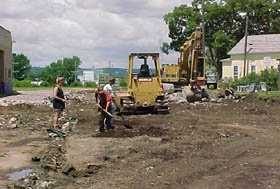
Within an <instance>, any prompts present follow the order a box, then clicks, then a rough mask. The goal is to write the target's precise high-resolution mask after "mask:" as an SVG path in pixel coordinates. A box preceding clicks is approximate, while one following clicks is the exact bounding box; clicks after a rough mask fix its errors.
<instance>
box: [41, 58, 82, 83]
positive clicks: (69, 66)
mask: <svg viewBox="0 0 280 189" xmlns="http://www.w3.org/2000/svg"><path fill="white" fill-rule="evenodd" d="M80 64H81V60H80V58H79V57H76V56H74V57H72V58H63V60H57V61H56V62H53V63H51V64H50V65H49V66H47V67H46V68H45V69H44V70H43V72H42V78H43V80H44V81H47V82H48V83H49V84H53V83H54V82H55V80H56V78H57V77H64V78H65V81H66V84H67V85H71V84H72V83H73V82H74V81H75V71H76V70H77V68H78V67H79V65H80Z"/></svg>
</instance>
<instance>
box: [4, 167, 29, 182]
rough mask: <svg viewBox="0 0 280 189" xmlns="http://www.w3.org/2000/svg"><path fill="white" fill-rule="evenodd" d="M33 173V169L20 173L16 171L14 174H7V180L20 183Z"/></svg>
mask: <svg viewBox="0 0 280 189" xmlns="http://www.w3.org/2000/svg"><path fill="white" fill-rule="evenodd" d="M31 172H32V169H31V168H25V169H22V170H19V171H14V172H12V173H9V174H7V178H8V180H10V181H19V180H21V179H24V178H26V177H27V176H28V175H29V174H30V173H31Z"/></svg>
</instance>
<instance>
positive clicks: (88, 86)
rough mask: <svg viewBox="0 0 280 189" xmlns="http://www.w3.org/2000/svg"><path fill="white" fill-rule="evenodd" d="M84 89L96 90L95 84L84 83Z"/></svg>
mask: <svg viewBox="0 0 280 189" xmlns="http://www.w3.org/2000/svg"><path fill="white" fill-rule="evenodd" d="M84 87H86V88H96V87H97V84H96V83H95V82H86V83H85V84H84Z"/></svg>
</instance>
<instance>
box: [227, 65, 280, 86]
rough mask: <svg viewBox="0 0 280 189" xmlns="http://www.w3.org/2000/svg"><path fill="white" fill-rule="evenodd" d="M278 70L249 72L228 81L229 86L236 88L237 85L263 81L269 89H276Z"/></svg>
mask: <svg viewBox="0 0 280 189" xmlns="http://www.w3.org/2000/svg"><path fill="white" fill-rule="evenodd" d="M278 74H279V73H278V71H277V70H276V69H270V70H264V71H262V72H261V73H260V74H256V73H251V74H248V75H247V76H246V77H242V78H240V79H238V80H234V81H232V82H230V86H231V87H234V88H236V87H237V86H238V85H249V84H251V83H255V84H259V83H260V82H265V83H266V85H267V86H268V87H269V88H270V89H271V90H277V89H278V83H277V81H278Z"/></svg>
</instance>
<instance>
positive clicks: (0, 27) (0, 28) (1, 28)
mask: <svg viewBox="0 0 280 189" xmlns="http://www.w3.org/2000/svg"><path fill="white" fill-rule="evenodd" d="M0 30H3V31H6V32H9V33H11V32H10V31H9V30H7V29H6V28H4V27H3V26H1V25H0Z"/></svg>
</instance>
